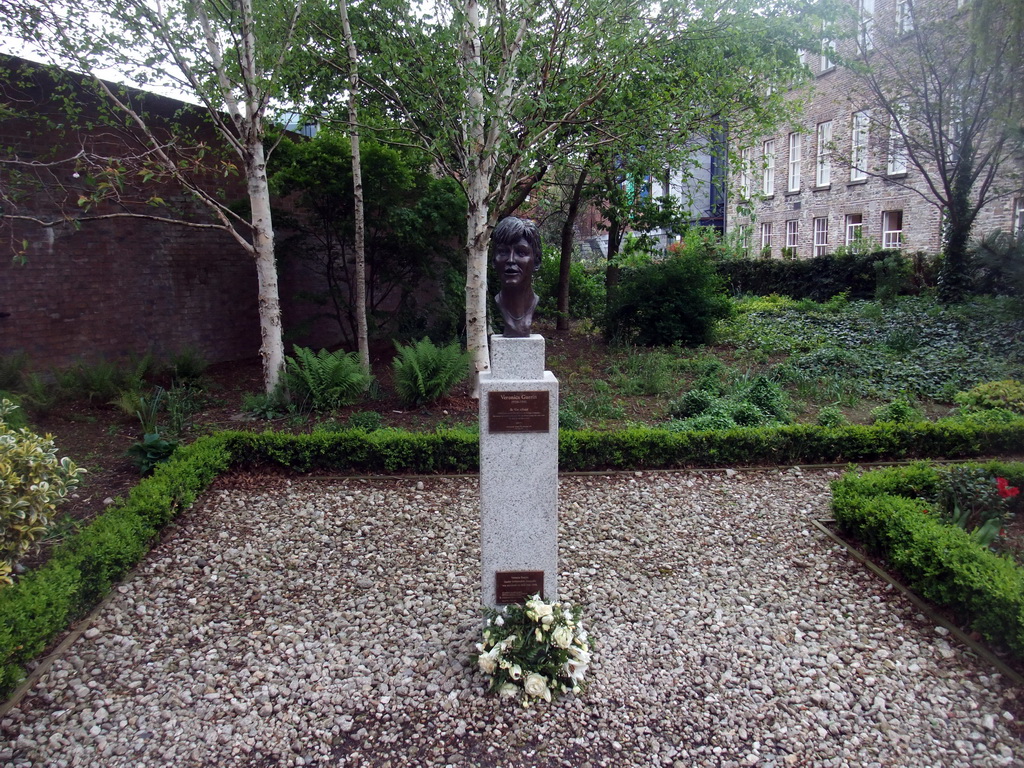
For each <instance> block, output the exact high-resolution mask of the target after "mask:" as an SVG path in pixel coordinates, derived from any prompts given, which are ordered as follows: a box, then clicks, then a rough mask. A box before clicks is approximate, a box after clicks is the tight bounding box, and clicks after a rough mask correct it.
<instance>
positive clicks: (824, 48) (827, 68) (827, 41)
mask: <svg viewBox="0 0 1024 768" xmlns="http://www.w3.org/2000/svg"><path fill="white" fill-rule="evenodd" d="M835 45H836V44H835V41H834V40H832V38H830V37H823V38H821V59H820V60H819V62H818V66H819V70H818V71H819V72H831V71H832V70H833V69H835V68H836V63H835V62H834V61H832V54H833V53H834V52H835V50H836V48H835Z"/></svg>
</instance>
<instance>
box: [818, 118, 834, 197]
mask: <svg viewBox="0 0 1024 768" xmlns="http://www.w3.org/2000/svg"><path fill="white" fill-rule="evenodd" d="M817 167H818V178H817V180H816V183H817V185H818V186H819V187H827V186H828V185H829V184H831V183H832V121H831V120H829V121H828V122H825V123H818V166H817Z"/></svg>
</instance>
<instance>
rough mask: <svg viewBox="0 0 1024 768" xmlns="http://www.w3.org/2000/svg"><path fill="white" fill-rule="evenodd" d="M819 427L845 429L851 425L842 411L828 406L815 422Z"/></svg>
mask: <svg viewBox="0 0 1024 768" xmlns="http://www.w3.org/2000/svg"><path fill="white" fill-rule="evenodd" d="M814 423H815V424H817V425H818V426H819V427H828V428H831V427H845V426H847V425H848V424H849V423H850V420H849V419H847V418H846V416H845V415H844V414H843V412H842V411H841V410H839V408H838V407H836V406H834V405H826V406H824V407H823V408H821V409H820V410H819V411H818V415H817V417H816V418H815V421H814Z"/></svg>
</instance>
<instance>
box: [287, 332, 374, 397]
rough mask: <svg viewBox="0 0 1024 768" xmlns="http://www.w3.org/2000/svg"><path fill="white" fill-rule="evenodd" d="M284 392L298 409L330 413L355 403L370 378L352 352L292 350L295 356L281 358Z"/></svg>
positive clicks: (301, 348)
mask: <svg viewBox="0 0 1024 768" xmlns="http://www.w3.org/2000/svg"><path fill="white" fill-rule="evenodd" d="M285 372H286V379H287V384H288V389H289V391H290V392H291V395H292V399H293V401H294V402H296V403H297V405H298V406H299V408H302V409H305V410H312V411H315V412H317V413H324V412H327V411H333V410H334V409H335V408H340V407H342V406H344V405H351V404H352V403H355V402H356V401H358V400H359V398H360V397H362V396H363V395H364V394H365V393H366V390H367V388H368V387H369V386H370V380H371V378H370V375H369V374H367V373H366V372H365V371H364V370H363V368H362V366H361V365H360V363H359V356H358V355H357V354H356V353H355V352H348V353H345V352H342V351H340V350H339V351H337V352H328V351H327V350H326V349H321V350H320V351H319V352H316V353H314V352H313V350H311V349H308V348H306V347H299V346H296V347H295V357H286V358H285Z"/></svg>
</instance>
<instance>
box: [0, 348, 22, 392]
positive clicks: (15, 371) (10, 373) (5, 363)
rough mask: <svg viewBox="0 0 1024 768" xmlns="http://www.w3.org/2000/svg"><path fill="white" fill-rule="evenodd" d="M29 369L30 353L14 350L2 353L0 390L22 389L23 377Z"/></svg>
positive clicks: (0, 356)
mask: <svg viewBox="0 0 1024 768" xmlns="http://www.w3.org/2000/svg"><path fill="white" fill-rule="evenodd" d="M27 369H28V355H26V354H25V353H24V352H14V353H12V354H9V355H0V391H3V390H8V391H17V392H20V391H21V382H22V377H24V375H25V373H26V371H27Z"/></svg>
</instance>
